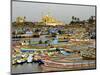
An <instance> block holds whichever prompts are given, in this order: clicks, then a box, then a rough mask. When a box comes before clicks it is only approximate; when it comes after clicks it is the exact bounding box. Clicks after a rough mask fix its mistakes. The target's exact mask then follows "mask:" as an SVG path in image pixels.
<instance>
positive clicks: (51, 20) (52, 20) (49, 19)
mask: <svg viewBox="0 0 100 75" xmlns="http://www.w3.org/2000/svg"><path fill="white" fill-rule="evenodd" d="M42 23H44V24H45V25H50V26H57V25H64V23H63V22H60V21H57V20H56V19H55V18H53V17H52V16H49V15H46V16H43V17H42Z"/></svg>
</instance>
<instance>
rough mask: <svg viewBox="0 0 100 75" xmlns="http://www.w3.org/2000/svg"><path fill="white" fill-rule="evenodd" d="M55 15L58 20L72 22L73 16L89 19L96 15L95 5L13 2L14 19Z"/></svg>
mask: <svg viewBox="0 0 100 75" xmlns="http://www.w3.org/2000/svg"><path fill="white" fill-rule="evenodd" d="M47 14H48V15H50V16H53V17H54V18H55V19H57V20H58V21H61V22H64V23H70V21H71V20H72V16H75V17H78V18H80V20H87V19H88V18H89V17H90V16H95V7H94V6H82V5H81V6H79V5H68V4H66V5H64V4H47V3H34V2H18V1H13V2H12V21H13V22H14V21H15V20H16V18H17V17H18V16H26V20H27V21H32V22H35V21H40V20H41V18H42V17H43V16H45V15H47Z"/></svg>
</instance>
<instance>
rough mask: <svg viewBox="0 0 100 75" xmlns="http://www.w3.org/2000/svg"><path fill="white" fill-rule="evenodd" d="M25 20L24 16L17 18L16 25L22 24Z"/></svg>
mask: <svg viewBox="0 0 100 75" xmlns="http://www.w3.org/2000/svg"><path fill="white" fill-rule="evenodd" d="M25 19H26V17H25V16H23V17H21V16H19V17H17V18H16V23H24V22H25Z"/></svg>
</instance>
